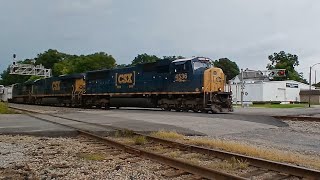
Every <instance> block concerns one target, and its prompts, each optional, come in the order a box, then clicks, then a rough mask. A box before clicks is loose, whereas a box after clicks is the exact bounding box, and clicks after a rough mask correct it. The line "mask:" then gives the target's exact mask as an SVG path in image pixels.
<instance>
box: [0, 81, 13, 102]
mask: <svg viewBox="0 0 320 180" xmlns="http://www.w3.org/2000/svg"><path fill="white" fill-rule="evenodd" d="M10 99H12V86H8V87H4V86H3V85H0V102H1V101H2V102H7V101H8V100H10Z"/></svg>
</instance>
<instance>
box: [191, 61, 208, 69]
mask: <svg viewBox="0 0 320 180" xmlns="http://www.w3.org/2000/svg"><path fill="white" fill-rule="evenodd" d="M210 67H211V64H210V63H209V62H208V61H195V62H193V68H194V70H196V69H199V68H210Z"/></svg>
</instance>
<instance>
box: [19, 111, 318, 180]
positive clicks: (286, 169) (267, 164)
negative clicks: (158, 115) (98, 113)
mask: <svg viewBox="0 0 320 180" xmlns="http://www.w3.org/2000/svg"><path fill="white" fill-rule="evenodd" d="M18 109H19V108H18ZM22 110H24V109H22ZM27 111H29V112H31V113H39V112H36V111H31V110H27ZM40 114H41V113H40ZM46 115H49V116H53V117H57V118H62V119H66V120H70V121H75V122H81V123H86V124H91V125H95V126H99V127H101V126H102V127H108V128H111V129H115V130H120V131H122V130H127V129H123V128H118V127H114V126H109V125H101V124H98V123H92V122H84V121H80V120H76V119H72V118H66V117H62V116H58V115H53V114H46ZM132 133H133V134H134V135H140V136H145V137H146V138H147V139H149V140H153V141H156V142H160V143H163V144H167V145H170V146H173V147H178V148H180V149H185V150H188V151H192V152H197V153H202V154H208V155H212V156H215V157H218V158H221V159H231V158H232V157H234V158H236V159H239V160H242V161H245V162H248V163H249V164H250V165H252V166H256V167H259V168H265V169H268V170H273V171H276V172H281V173H287V174H290V175H294V176H298V177H305V178H315V177H320V171H318V170H313V169H309V168H305V167H300V166H295V165H290V164H286V163H280V162H275V161H271V160H266V159H262V158H255V157H250V156H246V155H242V154H237V153H232V152H227V151H223V150H218V149H210V148H205V147H200V146H195V145H189V144H183V143H179V142H175V141H170V140H166V139H161V138H157V137H153V136H149V135H146V134H142V133H138V132H132Z"/></svg>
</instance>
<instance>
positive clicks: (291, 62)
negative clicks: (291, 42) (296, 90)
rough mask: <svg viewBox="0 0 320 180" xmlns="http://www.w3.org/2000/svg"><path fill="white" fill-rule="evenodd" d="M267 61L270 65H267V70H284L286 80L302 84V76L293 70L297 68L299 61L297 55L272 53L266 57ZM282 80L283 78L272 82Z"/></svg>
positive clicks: (281, 52) (282, 52)
mask: <svg viewBox="0 0 320 180" xmlns="http://www.w3.org/2000/svg"><path fill="white" fill-rule="evenodd" d="M268 59H269V60H270V61H271V63H269V64H268V65H267V69H268V70H272V69H286V75H287V77H286V78H288V79H290V80H295V81H299V82H304V79H303V74H302V73H298V72H297V71H296V70H295V67H297V66H299V60H298V56H297V55H295V54H290V53H286V52H284V51H280V52H279V53H273V54H272V55H270V56H269V57H268ZM283 79H284V78H275V79H274V80H283Z"/></svg>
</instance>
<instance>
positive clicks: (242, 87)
mask: <svg viewBox="0 0 320 180" xmlns="http://www.w3.org/2000/svg"><path fill="white" fill-rule="evenodd" d="M243 89H244V86H243V69H241V107H242V108H243V107H244V106H243V94H244V93H243Z"/></svg>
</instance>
